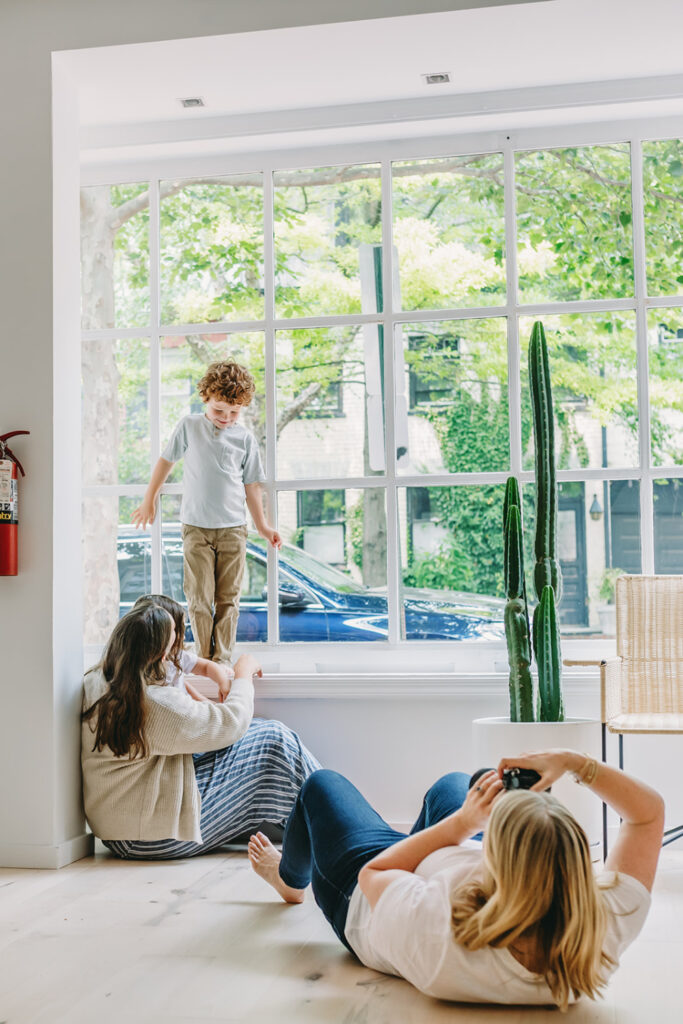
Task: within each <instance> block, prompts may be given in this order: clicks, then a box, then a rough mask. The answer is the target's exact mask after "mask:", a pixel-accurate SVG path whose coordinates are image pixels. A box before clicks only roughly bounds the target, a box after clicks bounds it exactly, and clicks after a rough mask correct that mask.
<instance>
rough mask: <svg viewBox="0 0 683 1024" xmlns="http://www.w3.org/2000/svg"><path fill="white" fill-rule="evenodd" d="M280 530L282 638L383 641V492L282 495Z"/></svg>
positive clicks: (325, 492) (384, 563) (293, 493)
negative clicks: (281, 542) (282, 542)
mask: <svg viewBox="0 0 683 1024" xmlns="http://www.w3.org/2000/svg"><path fill="white" fill-rule="evenodd" d="M278 529H279V530H280V532H281V534H282V537H283V539H284V541H285V543H284V544H283V545H282V551H281V552H280V557H279V581H278V590H279V605H280V640H281V641H283V642H285V643H287V642H292V641H297V640H298V641H317V642H320V641H330V642H350V641H355V640H386V637H387V596H386V586H387V540H386V538H387V524H386V505H385V495H384V491H383V490H379V489H372V488H368V489H364V490H355V489H350V488H349V489H347V490H323V491H309V492H302V491H281V492H280V493H279V495H278Z"/></svg>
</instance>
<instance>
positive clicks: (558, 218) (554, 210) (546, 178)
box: [515, 143, 633, 302]
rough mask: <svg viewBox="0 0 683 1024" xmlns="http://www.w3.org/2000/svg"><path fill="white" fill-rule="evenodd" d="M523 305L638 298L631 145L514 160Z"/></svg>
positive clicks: (540, 153)
mask: <svg viewBox="0 0 683 1024" xmlns="http://www.w3.org/2000/svg"><path fill="white" fill-rule="evenodd" d="M515 185H516V201H517V237H518V248H517V260H518V264H519V293H520V297H521V301H522V302H547V301H571V300H573V299H606V298H616V297H621V296H627V295H629V296H630V295H633V256H632V230H631V220H632V214H631V159H630V148H629V146H628V144H626V143H623V144H619V145H613V146H589V147H581V148H573V149H547V150H540V151H538V152H530V153H519V154H517V156H516V158H515Z"/></svg>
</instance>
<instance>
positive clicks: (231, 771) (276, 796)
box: [103, 718, 320, 860]
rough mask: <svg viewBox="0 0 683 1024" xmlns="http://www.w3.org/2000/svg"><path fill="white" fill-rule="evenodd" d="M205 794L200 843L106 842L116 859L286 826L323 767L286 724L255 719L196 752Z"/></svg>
mask: <svg viewBox="0 0 683 1024" xmlns="http://www.w3.org/2000/svg"><path fill="white" fill-rule="evenodd" d="M193 759H194V771H195V777H196V780H197V786H198V787H199V794H200V797H201V805H202V809H201V818H200V829H201V833H202V842H201V843H192V842H186V841H183V840H178V839H158V840H141V839H138V840H112V839H107V840H103V842H104V845H105V846H106V847H108V848H109V849H110V850H111V851H112V852H113V853H115V854H116V855H117V857H124V858H125V859H127V860H168V859H170V858H173V857H195V856H196V855H197V854H199V853H209V852H210V851H211V850H215V849H216V848H217V847H219V846H222V845H223V844H225V843H229V842H230V840H231V839H234V838H235V837H236V836H240V835H243V834H244V833H245V832H249V831H255V830H256V829H258V828H259V827H260V826H262V825H263V823H264V822H270V823H272V824H274V825H280V826H283V825H284V824H285V822H286V821H287V818H288V816H289V812H290V811H291V809H292V807H293V806H294V801H295V800H296V797H297V794H298V792H299V790H300V789H301V786H302V784H303V782H304V781H305V780H306V779H307V778H308V776H309V775H311V774H312V773H313V772H314V771H316V769H318V768H319V767H320V765H319V764H318V762H317V761H316V759H315V758H314V757H313V755H312V754H311V753H309V751H308V750H306V748H305V747H304V746H303V745H302V743H301V740H300V739H299V737H298V736H297V735H296V733H294V732H292V731H291V729H288V728H287V726H286V725H283V724H282V722H274V721H271V720H269V719H264V718H255V719H254V720H253V721H252V723H251V725H250V726H249V728H248V730H247V732H246V733H245V735H244V736H243V737H242V739H240V740H238V741H237V743H233V745H232V746H230V747H225V748H223V749H222V750H212V751H210V752H209V753H206V754H194V755H193Z"/></svg>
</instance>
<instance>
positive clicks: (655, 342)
mask: <svg viewBox="0 0 683 1024" xmlns="http://www.w3.org/2000/svg"><path fill="white" fill-rule="evenodd" d="M648 342H649V352H648V376H649V381H650V430H651V442H652V461H653V464H654V465H655V466H670V465H673V464H677V465H680V464H681V463H683V310H681V309H651V310H650V312H649V313H648Z"/></svg>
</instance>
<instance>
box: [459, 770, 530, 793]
mask: <svg viewBox="0 0 683 1024" xmlns="http://www.w3.org/2000/svg"><path fill="white" fill-rule="evenodd" d="M490 771H492V769H491V768H479V770H478V771H476V772H475V773H474V775H473V776H472V777H471V779H470V784H469V788H470V789H471V788H472V786H473V785H474V784H475V782H477V781H478V780H479V779H480V778H481V777H482V775H485V774H486V772H490ZM540 777H541V776H540V775H539V774H538V772H535V771H534V770H533V768H506V769H505V771H504V772H503V787H504V788H505V789H531V787H532V786H533V785H534V784H535V783H536V782H538V780H539V779H540Z"/></svg>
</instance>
